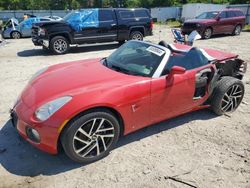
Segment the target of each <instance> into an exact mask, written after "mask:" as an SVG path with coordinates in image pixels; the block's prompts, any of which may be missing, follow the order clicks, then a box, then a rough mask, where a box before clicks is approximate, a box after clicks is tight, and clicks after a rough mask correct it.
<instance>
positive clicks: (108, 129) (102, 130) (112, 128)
mask: <svg viewBox="0 0 250 188" xmlns="http://www.w3.org/2000/svg"><path fill="white" fill-rule="evenodd" d="M111 130H114V127H109V128H104V129H99V130H97V131H96V133H99V132H104V131H111Z"/></svg>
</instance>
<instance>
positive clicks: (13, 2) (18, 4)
mask: <svg viewBox="0 0 250 188" xmlns="http://www.w3.org/2000/svg"><path fill="white" fill-rule="evenodd" d="M186 3H216V4H225V3H230V4H248V3H250V0H0V10H71V9H79V8H97V7H98V8H100V7H129V8H131V7H134V8H135V7H145V8H152V7H163V6H181V5H182V4H186Z"/></svg>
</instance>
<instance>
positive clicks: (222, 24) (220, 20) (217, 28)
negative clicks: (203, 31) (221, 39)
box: [213, 11, 228, 34]
mask: <svg viewBox="0 0 250 188" xmlns="http://www.w3.org/2000/svg"><path fill="white" fill-rule="evenodd" d="M227 28H228V20H227V13H226V12H225V11H223V12H221V13H220V14H219V15H218V16H217V21H216V22H215V24H214V27H213V33H214V34H220V33H225V32H226V31H227Z"/></svg>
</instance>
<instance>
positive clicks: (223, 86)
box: [211, 76, 245, 115]
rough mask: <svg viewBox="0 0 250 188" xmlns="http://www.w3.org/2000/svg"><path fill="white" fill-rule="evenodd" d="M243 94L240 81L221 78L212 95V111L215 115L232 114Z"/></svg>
mask: <svg viewBox="0 0 250 188" xmlns="http://www.w3.org/2000/svg"><path fill="white" fill-rule="evenodd" d="M244 92H245V89H244V85H243V83H242V81H241V80H239V79H236V78H233V77H229V76H225V77H222V79H221V80H220V81H219V82H218V84H217V86H216V87H215V89H214V91H213V94H212V98H211V108H212V110H213V111H214V112H215V113H216V114H217V115H222V114H225V113H230V112H233V111H234V110H236V109H237V107H238V106H239V105H240V103H241V101H242V99H243V96H244Z"/></svg>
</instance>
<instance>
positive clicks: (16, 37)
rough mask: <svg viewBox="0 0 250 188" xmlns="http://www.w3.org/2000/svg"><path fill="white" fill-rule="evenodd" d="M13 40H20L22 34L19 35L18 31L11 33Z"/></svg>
mask: <svg viewBox="0 0 250 188" xmlns="http://www.w3.org/2000/svg"><path fill="white" fill-rule="evenodd" d="M11 38H13V39H20V38H21V33H19V32H18V31H13V32H12V33H11Z"/></svg>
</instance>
